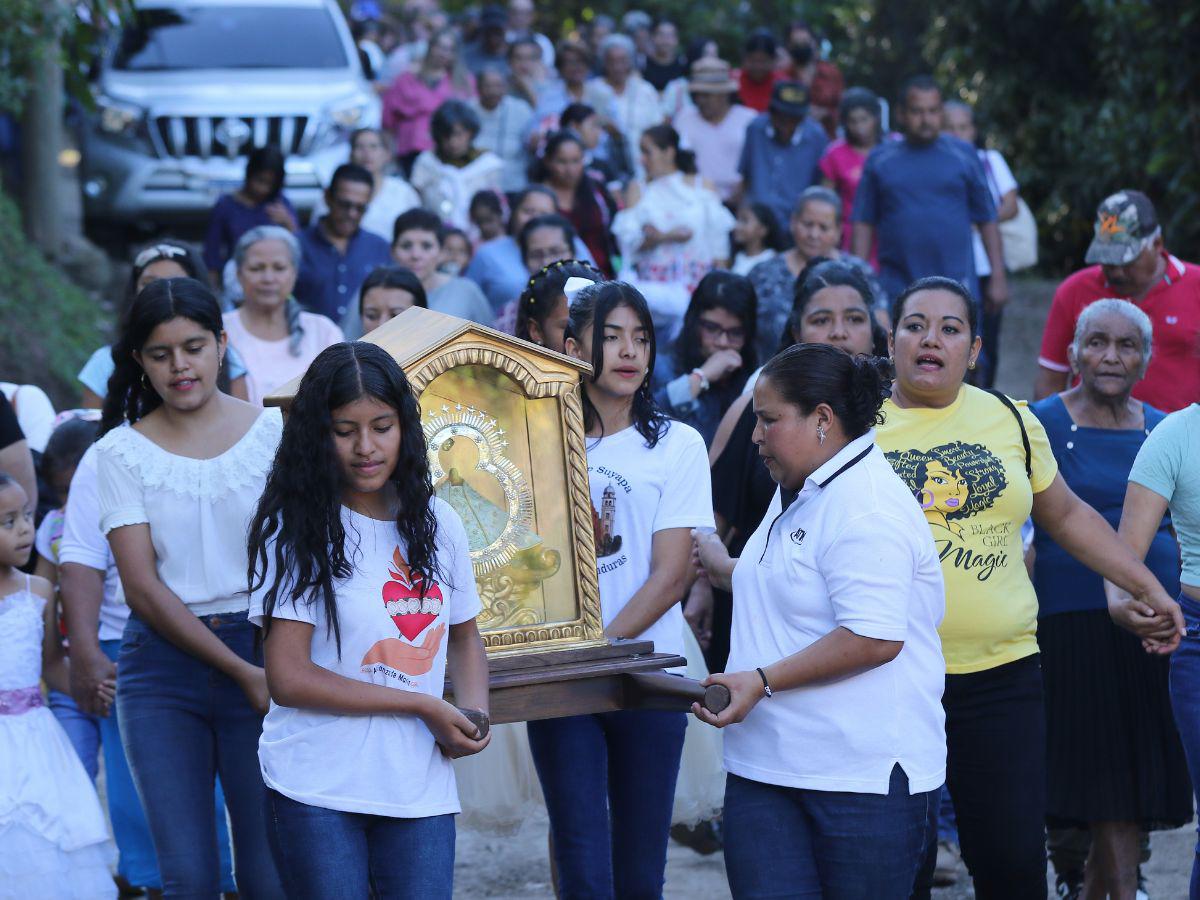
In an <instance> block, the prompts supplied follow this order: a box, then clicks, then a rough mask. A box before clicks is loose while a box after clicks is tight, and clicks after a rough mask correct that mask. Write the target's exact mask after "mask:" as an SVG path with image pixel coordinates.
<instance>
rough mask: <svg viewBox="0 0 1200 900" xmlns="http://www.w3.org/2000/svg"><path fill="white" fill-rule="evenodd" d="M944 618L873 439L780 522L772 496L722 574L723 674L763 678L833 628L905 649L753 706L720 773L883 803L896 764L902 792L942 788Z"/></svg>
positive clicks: (828, 466) (940, 595)
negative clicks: (763, 670)
mask: <svg viewBox="0 0 1200 900" xmlns="http://www.w3.org/2000/svg"><path fill="white" fill-rule="evenodd" d="M944 611H945V593H944V590H943V586H942V571H941V566H940V565H939V563H938V558H937V553H936V551H935V549H934V545H933V538H932V537H931V536H930V533H929V526H928V524H927V523H926V521H925V518H924V516H923V515H922V514H921V510H920V509H919V507H918V505H917V502H916V500H915V499H914V498H913V495H912V493H911V492H910V491H909V490H908V488H907V487H905V485H904V483H903V482H901V480H900V479H899V477H897V475H896V473H895V472H893V471H892V467H891V466H890V465H888V462H887V460H886V459H885V458H884V456H883V453H882V452H881V451H880V450H879V448H878V447H876V446H875V432H874V431H869V432H868V433H867V434H865V435H863V436H862V437H860V438H857V439H856V440H854V441H851V442H850V443H849V444H848V445H846V447H844V448H843V449H842V450H841V451H840V452H839V453H838V454H837V455H836V456H834V457H833V458H832V459H831V460H829V462H827V463H825V465H823V466H821V467H820V468H819V469H817V471H815V472H813V474H812V475H811V476H810V477H809V478H808V480H807V481H806V482H805V483H804V487H803V488H802V489H801V490H800V492H799V494H798V495H797V496H796V497H795V499H794V500H792V502H791V503H790V505H789V506H788V507H787V509H783V508H782V500H781V496H780V492H779V491H776V492H775V498H774V499H773V500H772V501H771V506H770V508H769V509H768V510H767V514H766V518H764V519H763V522H762V524H761V525H759V527H758V529H757V530H756V531H755V532H754V535H753V536H752V537H751V538H750V541H749V542H748V543H747V544H746V547H745V549H744V550H743V551H742V556H741V559H739V560H738V563H737V567H736V568H735V569H734V572H733V634H732V639H731V650H730V654H729V665H728V667H727V671H730V672H740V671H753V670H754V669H755V668H756V667H759V666H762V667H766V666H768V665H770V664H772V663H774V662H777V661H778V660H780V659H783V658H784V657H787V656H791V655H793V654H795V653H797V652H799V651H801V650H803V649H804V648H805V647H808V646H809V645H810V644H813V643H815V642H816V641H818V640H819V639H820V638H822V637H824V636H825V635H826V634H829V633H830V632H831V631H833V630H834V629H835V628H838V627H839V626H840V627H842V628H845V629H847V630H849V631H852V632H853V633H855V634H857V635H861V636H863V637H869V638H877V639H879V640H887V641H903V642H904V647H903V649H901V651H900V655H899V656H897V657H896V658H895V659H894V660H892V661H891V662H889V663H886V664H884V665H882V666H879V667H877V668H875V669H872V670H870V671H868V672H864V673H862V674H860V675H854V676H851V677H849V678H845V679H843V680H841V681H838V682H834V683H833V684H822V685H814V686H811V687H801V688H796V689H794V690H788V691H776V692H775V695H774V696H773V697H768V698H763V699H762V700H760V701H759V703H758V705H757V706H755V707H754V709H753V710H752V711H751V713H750V715H749V716H747V717H746V720H745V721H744V722H742V723H741V724H739V725H734V726H732V727H730V728H728V729H726V731H725V767H726V769H728V771H730V772H732V773H733V774H735V775H739V776H741V777H742V778H748V779H751V780H753V781H761V782H764V783H767V784H777V785H782V786H785V787H795V788H807V789H811V790H822V791H847V792H852V793H860V794H886V793H887V792H888V782H889V780H890V777H891V772H892V768H893V766H894V765H895V764H896V763H899V764H900V766H901V767H902V768H903V769H904V772H905V774H907V775H908V784H909V790H910V792H912V793H918V792H923V791H931V790H933V789H935V788H937V787H940V786H941V785H942V783H943V782H944V781H945V779H946V729H945V714H944V712H943V711H942V703H941V700H942V689H943V687H944V684H945V674H946V665H945V662H944V660H943V659H942V649H941V642H940V640H939V639H938V633H937V627H938V623H939V622H940V621H941V619H942V614H943V612H944Z"/></svg>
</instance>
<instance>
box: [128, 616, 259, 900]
mask: <svg viewBox="0 0 1200 900" xmlns="http://www.w3.org/2000/svg"><path fill="white" fill-rule="evenodd" d="M200 621H201V622H203V623H204V624H205V625H207V626H208V627H209V628H210V629H211V630H212V631H213V633H214V634H215V635H216V636H217V637H218V638H220V639H221V640H222V641H223V642H224V643H225V645H226V646H227V647H228V648H229V649H230V650H232V651H233V652H234V653H236V654H237V655H238V656H240V657H241V658H242V659H244V660H246V661H248V662H251V663H253V664H255V665H262V660H261V653H260V652H259V651H258V649H257V648H256V647H255V630H254V626H252V625H251V624H250V623H249V622H247V621H246V614H245V613H241V614H240V615H239V614H230V615H220V616H208V617H206V618H203V619H201V620H200ZM117 711H118V715H119V716H120V719H119V724H120V729H121V739H122V743H123V744H124V746H125V755H126V758H127V759H128V761H129V770H130V772H131V773H132V775H133V782H134V784H135V785H136V786H137V793H138V796H139V797H140V798H141V801H142V809H143V810H145V814H146V821H147V822H148V823H149V826H150V834H151V835H152V837H153V839H154V849H155V855H156V857H157V860H158V868H159V871H160V873H161V875H162V888H163V896H164V897H188V898H191V897H196V898H200V897H203V898H205V900H209V898H212V897H213V896H214V895H216V894H217V893H218V892H219V890H220V887H221V878H220V858H219V854H218V849H217V822H216V819H217V817H216V815H215V813H214V804H213V790H214V787H215V781H216V777H217V775H218V774H219V775H220V778H221V783H222V785H223V786H224V789H225V799H226V803H227V804H228V808H229V816H230V819H231V820H232V831H233V850H234V860H235V867H234V871H235V874H236V882H237V888H238V891H239V893H240V894H241V895H242V896H243V897H245V898H246V900H260V898H274V897H283V888H282V887H281V885H280V883H279V876H278V875H277V874H276V872H275V865H274V863H273V862H272V860H271V853H270V848H269V846H268V843H267V827H266V821H265V819H264V811H263V796H264V792H265V789H264V787H263V781H262V774H261V772H260V771H259V768H258V738H259V735H260V734H261V732H262V717H261V716H260V715H259V714H258V713H257V712H255V710H254V709H253V707H251V705H250V702H249V700H248V699H247V698H246V695H245V694H244V693H243V692H242V690H241V688H240V687H238V685H237V684H235V683H234V682H233V680H232V679H230V678H229V677H228V676H226V675H224V674H222V673H220V672H218V671H216V670H215V669H213V668H211V667H209V666H208V665H206V664H205V663H203V662H201V661H200V660H199V659H197V658H196V657H194V656H191V655H190V654H188V653H185V652H184V651H183V650H181V649H179V648H178V647H176V646H175V645H174V644H172V643H171V642H170V641H168V640H166V639H165V638H163V637H161V636H160V635H159V634H158V633H157V632H155V631H154V630H153V629H152V628H150V626H148V625H146V624H145V623H144V622H142V621H141V620H140V619H138V618H137V617H136V616H130V618H129V623H128V624H127V625H126V626H125V635H124V638H123V639H122V644H121V651H120V655H119V657H118V660H117Z"/></svg>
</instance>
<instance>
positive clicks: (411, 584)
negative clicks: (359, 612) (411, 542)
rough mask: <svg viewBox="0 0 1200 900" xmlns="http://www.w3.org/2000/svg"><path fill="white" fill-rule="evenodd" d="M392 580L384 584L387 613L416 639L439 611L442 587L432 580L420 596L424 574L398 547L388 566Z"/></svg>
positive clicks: (440, 609)
mask: <svg viewBox="0 0 1200 900" xmlns="http://www.w3.org/2000/svg"><path fill="white" fill-rule="evenodd" d="M388 574H389V575H390V576H391V580H390V581H388V582H387V583H386V584H385V585H384V586H383V592H382V593H383V604H384V606H386V607H387V611H388V615H389V616H391V617H392V621H393V622H395V623H396V627H397V628H398V629H400V633H401V634H402V635H404V637H406V638H407V639H408V640H410V641H412V640H416V637H417V635H418V634H420V633H421V632H422V631H424V630H425V629H426V628H428V627H429V624H430V623H431V622H433V621H434V620H435V619H436V618H437V617H438V615H439V614H440V613H441V611H442V601H443V598H442V589H441V587H440V586H439V585H438V584H437V582H434V583H433V584H430V585H429V586H427V587H426V588H425V596H424V597H423V598H422V597H421V587H422V585H423V584H424V576H423V575H421V573H420V572H416V573H413V572H412V571H411V570H410V569H409V568H408V563H406V562H405V561H404V557H403V556H401V555H400V548H399V547H397V548H396V550H395V552H394V553H393V554H392V565H390V566H389V567H388Z"/></svg>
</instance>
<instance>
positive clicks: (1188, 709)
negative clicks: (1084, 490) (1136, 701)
mask: <svg viewBox="0 0 1200 900" xmlns="http://www.w3.org/2000/svg"><path fill="white" fill-rule="evenodd" d="M1179 605H1180V606H1181V607H1182V608H1183V618H1184V621H1185V622H1186V623H1187V634H1186V635H1184V638H1183V641H1182V642H1181V643H1180V645H1179V649H1178V650H1176V651H1175V652H1174V653H1173V654H1171V708H1172V709H1173V710H1174V711H1175V726H1176V727H1177V728H1178V729H1179V737H1180V738H1181V739H1182V740H1183V752H1184V755H1185V756H1186V757H1187V763H1188V772H1189V774H1190V775H1191V776H1192V789H1193V790H1194V791H1195V792H1196V797H1197V801H1198V802H1200V603H1197V602H1196V601H1195V600H1193V599H1192V598H1191V597H1189V596H1187V595H1186V594H1182V593H1181V594H1180V595H1179ZM1198 808H1200V807H1198ZM1197 829H1200V820H1197ZM1189 896H1190V898H1191V900H1200V838H1198V841H1197V845H1196V855H1195V857H1194V858H1193V859H1192V885H1191V893H1190V894H1189Z"/></svg>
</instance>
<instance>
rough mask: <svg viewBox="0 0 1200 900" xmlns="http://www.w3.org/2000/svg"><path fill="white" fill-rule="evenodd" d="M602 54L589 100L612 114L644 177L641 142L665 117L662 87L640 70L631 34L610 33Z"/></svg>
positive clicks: (630, 162) (629, 158)
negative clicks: (646, 133) (639, 146)
mask: <svg viewBox="0 0 1200 900" xmlns="http://www.w3.org/2000/svg"><path fill="white" fill-rule="evenodd" d="M599 56H600V77H599V78H597V79H594V80H593V81H591V82H589V83H588V87H587V89H586V91H585V99H586V102H587V103H588V104H589V105H590V106H591V107H592V108H593V109H596V110H601V111H607V113H608V115H609V116H611V128H612V129H613V130H615V131H617V132H619V133H620V135H621V137H622V138H623V139H624V145H625V146H624V148H623V149H624V151H625V156H626V158H625V163H626V164H627V166H628V169H629V170H631V171H633V172H634V174H635V175H636V176H637V177H638V178H642V177H644V176H645V172H644V170H643V169H642V163H641V156H640V154H639V153H638V142H639V141H640V140H641V139H642V132H643V131H645V130H646V129H647V128H650V127H652V126H654V125H658V124H660V123H661V122H662V121H663V111H662V104H661V102H660V101H659V99H658V91H656V90H655V89H654V85H652V84H651V83H650V82H648V81H647V80H646V79H644V78H643V77H642V76H641V74H640V73H639V72H638V67H637V48H636V47H635V45H634V43H633V40H632V39H631V38H629V37H628V36H627V35H624V34H610V35H609V36H608V37H606V38H605V39H604V40H602V41H601V42H600V51H599Z"/></svg>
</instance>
